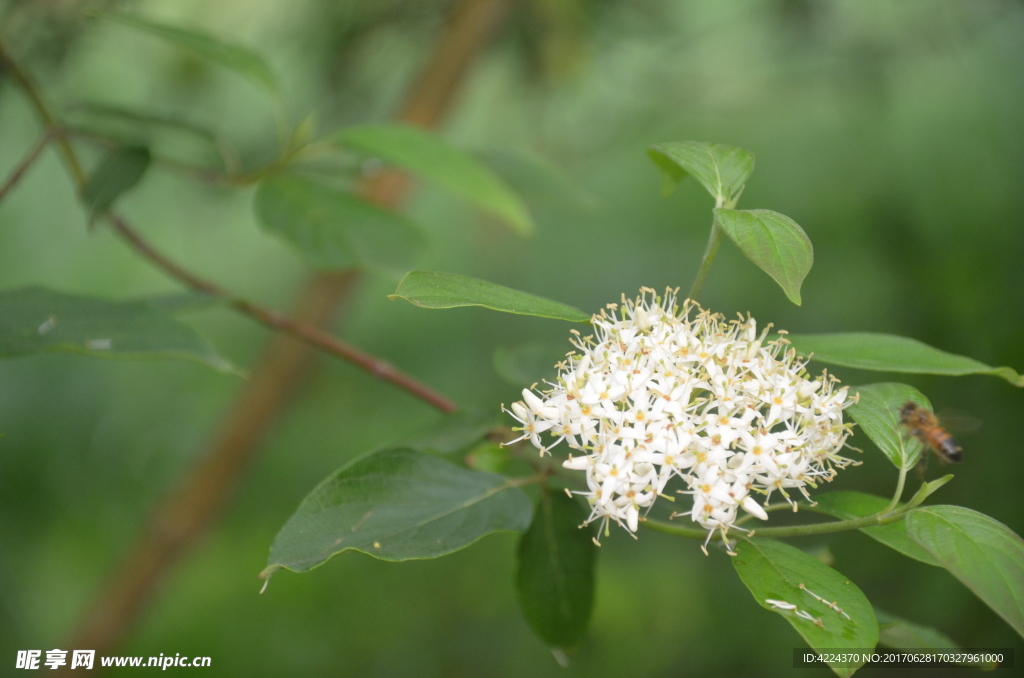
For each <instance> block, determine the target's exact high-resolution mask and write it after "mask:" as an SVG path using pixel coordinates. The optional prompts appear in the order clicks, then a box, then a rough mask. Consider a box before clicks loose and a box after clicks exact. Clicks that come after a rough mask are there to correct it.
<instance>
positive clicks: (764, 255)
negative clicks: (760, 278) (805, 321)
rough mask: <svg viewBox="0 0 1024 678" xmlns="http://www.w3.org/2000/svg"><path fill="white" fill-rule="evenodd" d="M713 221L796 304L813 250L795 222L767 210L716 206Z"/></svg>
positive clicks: (798, 301)
mask: <svg viewBox="0 0 1024 678" xmlns="http://www.w3.org/2000/svg"><path fill="white" fill-rule="evenodd" d="M715 223H716V224H717V225H718V226H719V227H720V228H721V229H722V230H723V231H725V234H726V235H728V236H729V239H730V240H732V241H733V242H734V243H736V246H737V247H739V248H740V251H742V252H743V254H745V255H746V256H747V258H748V259H750V260H751V261H752V262H754V263H755V264H757V266H758V268H760V269H761V270H762V271H764V272H765V273H767V274H768V275H770V276H771V277H772V279H773V280H774V281H775V282H777V283H779V287H781V288H782V291H783V292H785V293H786V296H787V297H788V298H789V300H790V301H792V302H793V303H794V304H797V305H800V303H801V300H800V286H801V284H803V281H804V278H806V277H807V274H808V273H809V272H810V270H811V265H812V264H813V263H814V249H813V247H812V246H811V240H810V238H808V237H807V234H806V233H804V230H803V229H802V228H800V226H799V225H798V224H797V223H796V222H795V221H793V220H792V219H790V218H789V217H787V216H786V215H784V214H779V213H778V212H772V211H771V210H734V209H729V208H726V207H719V208H717V209H716V210H715Z"/></svg>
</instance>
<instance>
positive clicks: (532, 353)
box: [494, 342, 568, 388]
mask: <svg viewBox="0 0 1024 678" xmlns="http://www.w3.org/2000/svg"><path fill="white" fill-rule="evenodd" d="M566 353H568V351H566V350H565V347H564V346H560V345H558V344H545V343H540V342H531V343H528V344H520V345H519V346H515V347H513V348H504V347H502V346H499V347H498V348H496V349H495V350H494V371H495V372H497V373H498V376H499V377H501V378H502V379H503V380H505V381H506V382H508V383H510V384H512V385H513V386H519V387H520V388H522V387H525V386H530V385H531V384H536V383H537V382H539V381H543V380H544V379H545V378H548V377H553V375H554V374H555V363H557V362H559V361H560V360H564V359H565V354H566Z"/></svg>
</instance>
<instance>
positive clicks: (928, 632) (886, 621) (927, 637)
mask: <svg viewBox="0 0 1024 678" xmlns="http://www.w3.org/2000/svg"><path fill="white" fill-rule="evenodd" d="M875 617H877V618H878V644H879V645H882V646H884V647H892V648H897V649H899V648H910V647H912V648H920V649H922V650H936V651H940V652H941V651H945V652H948V651H950V650H959V649H960V645H959V644H957V642H956V641H954V640H953V639H952V638H950V637H949V636H947V635H946V634H944V633H942V632H941V631H938V630H937V629H933V628H932V627H930V626H923V625H922V624H917V623H914V622H911V621H907V620H906V619H902V618H900V617H897V616H896V615H894V614H889V613H888V612H883V611H882V610H879V609H878V608H877V607H876V608H875ZM963 665H964V666H977V667H978V668H980V669H982V670H983V671H991V670H992V669H994V668H996V664H995V663H978V664H971V663H966V662H964V663H963Z"/></svg>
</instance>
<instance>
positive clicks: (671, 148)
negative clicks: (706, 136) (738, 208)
mask: <svg viewBox="0 0 1024 678" xmlns="http://www.w3.org/2000/svg"><path fill="white" fill-rule="evenodd" d="M647 155H648V157H649V158H650V159H651V161H652V162H653V163H654V164H655V165H656V166H657V167H658V169H659V170H661V175H662V182H661V193H662V195H663V196H666V197H667V196H669V195H671V193H672V191H674V190H675V188H676V185H677V184H678V183H679V182H680V181H682V180H683V179H685V178H686V176H687V175H689V174H692V175H693V178H694V179H696V180H697V181H699V182H700V183H701V185H702V186H704V188H706V189H707V190H708V193H710V194H711V195H712V197H714V198H715V200H716V202H717V203H718V204H719V205H725V204H727V203H731V204H735V200H736V199H738V198H739V194H740V193H741V192H742V191H743V186H744V184H745V183H746V181H747V177H749V176H750V173H751V172H753V171H754V154H753V153H751V152H750V151H748V150H746V149H743V148H739V147H737V146H726V145H724V144H713V143H711V142H708V141H671V142H668V143H664V144H655V145H654V146H651V147H650V148H648V149H647Z"/></svg>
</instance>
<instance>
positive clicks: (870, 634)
mask: <svg viewBox="0 0 1024 678" xmlns="http://www.w3.org/2000/svg"><path fill="white" fill-rule="evenodd" d="M736 553H737V555H736V557H735V558H733V559H732V564H733V567H735V568H736V572H737V574H739V576H740V579H741V580H743V583H744V584H746V586H747V588H748V589H750V592H751V593H752V594H754V600H756V601H757V603H758V604H759V605H760V606H761V607H763V608H765V609H766V610H771V611H772V612H775V613H777V614H780V615H782V616H783V617H785V618H786V621H788V622H789V623H790V624H791V625H792V626H793V628H794V629H796V631H797V633H799V634H800V635H801V636H802V637H803V639H804V640H806V641H807V643H808V645H810V646H811V647H812V648H814V649H816V650H820V649H823V648H837V649H838V648H865V647H869V648H870V647H874V646H875V644H876V643H877V642H878V622H877V621H876V620H875V613H874V610H873V609H872V608H871V603H869V602H868V599H867V598H865V597H864V594H863V593H861V591H860V589H859V588H857V587H856V586H855V585H854V584H853V583H851V582H850V581H849V580H848V579H846V577H844V576H843V575H841V574H840V573H838V572H836V571H835V570H833V569H832V568H830V567H828V566H827V565H824V564H823V563H822V562H821V561H819V560H818V559H817V558H815V557H814V556H810V555H808V554H806V553H804V552H803V551H801V550H800V549H798V548H794V547H792V546H790V545H789V544H784V543H782V542H778V541H772V540H771V539H752V540H748V539H741V540H740V541H739V543H738V544H737V545H736ZM829 603H835V604H837V605H838V608H839V609H838V610H837V609H833V608H831V607H829ZM839 610H841V612H840V611H839ZM799 613H802V614H804V615H806V616H809V617H811V619H807V618H805V617H803V616H800V614H799ZM844 613H845V614H844ZM847 617H849V618H847ZM832 670H833V671H835V672H836V674H837V675H840V676H850V675H853V672H854V671H856V668H842V667H839V666H832Z"/></svg>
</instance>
